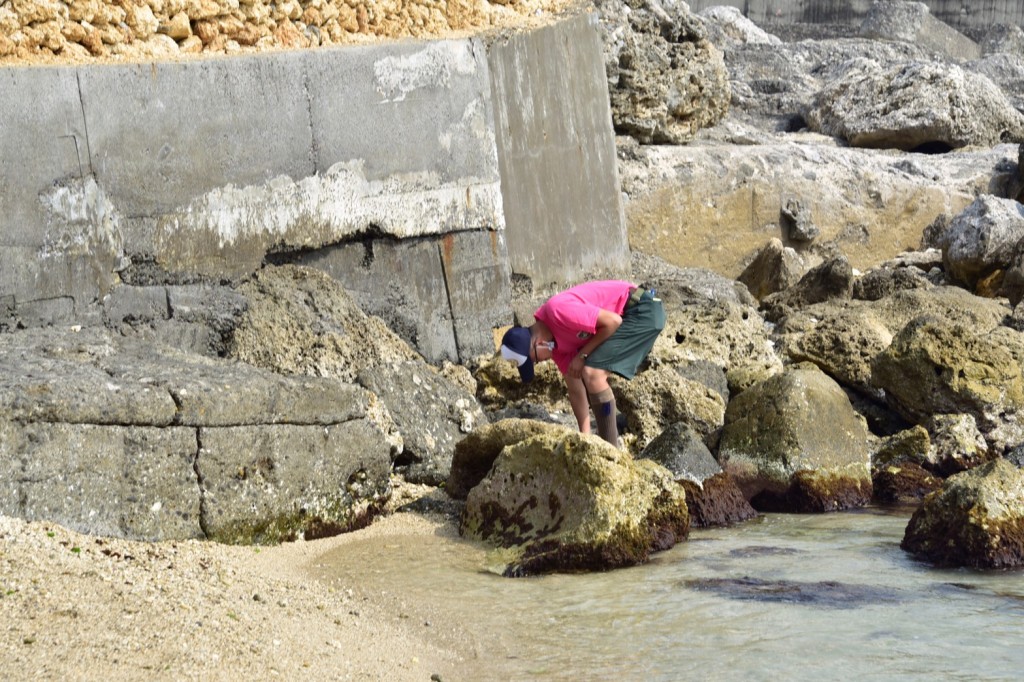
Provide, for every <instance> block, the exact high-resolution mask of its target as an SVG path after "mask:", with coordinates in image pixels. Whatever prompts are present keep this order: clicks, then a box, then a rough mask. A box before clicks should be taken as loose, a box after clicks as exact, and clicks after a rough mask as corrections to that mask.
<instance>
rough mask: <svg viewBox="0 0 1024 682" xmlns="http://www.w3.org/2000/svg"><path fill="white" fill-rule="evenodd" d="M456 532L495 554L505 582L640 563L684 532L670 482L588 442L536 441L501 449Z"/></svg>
mask: <svg viewBox="0 0 1024 682" xmlns="http://www.w3.org/2000/svg"><path fill="white" fill-rule="evenodd" d="M460 532H461V533H462V534H463V535H464V536H466V537H468V538H473V539H477V540H482V541H485V542H487V543H489V544H491V545H494V546H496V547H498V548H501V549H502V550H503V551H499V552H497V553H496V554H495V555H494V560H495V562H497V563H500V566H501V567H500V570H501V571H502V572H503V573H504V575H507V576H521V575H530V574H535V573H545V572H551V571H580V570H603V569H609V568H617V567H621V566H630V565H634V564H638V563H643V562H644V561H646V560H647V559H648V557H649V556H650V553H651V552H654V551H658V550H663V549H668V548H669V547H672V546H673V545H674V544H676V543H677V542H679V541H681V540H684V539H685V538H686V536H687V534H688V532H689V515H688V514H687V508H686V496H685V493H684V492H683V489H682V488H681V487H679V486H678V485H677V484H676V483H675V481H674V480H672V475H671V474H670V473H669V472H668V471H666V470H665V469H664V468H663V467H661V466H659V465H657V464H655V463H654V462H651V461H649V460H641V461H636V460H634V459H633V458H632V457H630V456H629V455H628V454H626V453H624V452H622V451H620V450H618V449H616V448H614V447H612V446H611V445H609V444H608V443H606V442H604V441H603V440H601V439H599V438H597V437H596V436H589V435H583V434H579V433H569V434H567V435H565V436H562V435H561V434H555V433H547V434H540V435H537V436H535V437H533V438H529V439H527V440H523V441H520V442H518V443H516V444H514V445H510V446H508V447H506V448H504V449H503V450H502V451H501V454H500V455H498V458H497V459H496V460H495V462H494V466H493V467H492V469H491V471H490V473H489V474H488V475H487V477H486V478H485V479H484V480H483V481H481V482H480V484H479V485H477V486H476V487H474V488H473V489H472V490H471V491H470V492H469V496H468V497H467V499H466V506H465V509H464V511H463V514H462V518H461V521H460Z"/></svg>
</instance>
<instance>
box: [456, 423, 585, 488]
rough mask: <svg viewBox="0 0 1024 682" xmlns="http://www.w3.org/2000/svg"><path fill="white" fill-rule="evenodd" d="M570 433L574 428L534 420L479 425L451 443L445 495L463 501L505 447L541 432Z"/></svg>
mask: <svg viewBox="0 0 1024 682" xmlns="http://www.w3.org/2000/svg"><path fill="white" fill-rule="evenodd" d="M573 431H575V429H571V430H570V429H566V428H565V427H563V426H559V425H557V424H548V423H545V422H542V421H537V420H535V419H516V418H512V419H502V420H500V421H496V422H494V423H493V424H488V425H486V426H481V427H480V428H478V429H476V430H474V431H473V432H472V433H470V434H469V435H467V436H466V437H465V438H463V439H462V440H460V441H459V442H458V443H456V444H455V454H454V456H453V457H452V466H451V471H450V472H449V474H448V481H447V482H446V483H445V488H444V489H445V492H447V493H448V496H449V497H452V498H454V499H456V500H465V499H466V496H467V495H469V491H470V490H472V489H473V488H475V487H476V486H477V484H479V483H480V481H482V480H484V478H485V477H486V476H487V474H488V472H490V470H491V467H492V466H493V465H494V460H496V459H497V458H498V455H500V454H501V451H502V450H504V449H505V446H507V445H512V444H514V443H518V442H519V441H522V440H526V439H528V438H532V437H533V436H536V435H538V434H541V433H550V434H555V435H558V434H561V436H562V437H565V436H567V435H568V434H569V433H572V432H573Z"/></svg>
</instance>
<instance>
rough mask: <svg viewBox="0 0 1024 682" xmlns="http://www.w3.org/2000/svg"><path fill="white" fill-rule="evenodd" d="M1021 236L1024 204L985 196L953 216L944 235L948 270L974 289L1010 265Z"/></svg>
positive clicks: (1023, 223) (943, 251) (945, 258)
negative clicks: (994, 273) (988, 277)
mask: <svg viewBox="0 0 1024 682" xmlns="http://www.w3.org/2000/svg"><path fill="white" fill-rule="evenodd" d="M1021 238H1024V206H1021V204H1020V203H1018V202H1017V201H1014V200H1013V199H1002V198H999V197H995V196H992V195H982V196H980V197H978V198H977V199H975V200H974V202H973V203H971V205H970V206H968V207H967V208H965V209H964V210H963V211H962V212H961V213H960V214H958V215H957V216H956V217H955V218H953V220H952V222H950V224H949V227H948V228H947V230H946V232H945V234H944V235H943V237H942V239H943V247H942V260H943V263H944V265H945V267H946V272H947V273H949V274H950V275H951V276H952V277H953V278H954V279H956V280H958V281H960V282H963V283H964V284H966V285H967V286H968V287H971V288H974V287H975V286H976V285H977V284H978V282H979V281H981V280H982V279H983V278H985V277H987V276H989V275H991V274H992V273H993V272H995V271H997V270H1006V269H1007V268H1009V267H1010V266H1011V264H1012V263H1013V260H1014V256H1015V254H1016V247H1017V244H1018V243H1019V242H1020V241H1021Z"/></svg>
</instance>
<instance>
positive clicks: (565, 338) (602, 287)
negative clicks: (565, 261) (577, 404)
mask: <svg viewBox="0 0 1024 682" xmlns="http://www.w3.org/2000/svg"><path fill="white" fill-rule="evenodd" d="M634 287H636V285H635V284H632V283H630V282H624V281H621V280H606V281H600V282H586V283H584V284H579V285H577V286H574V287H573V288H571V289H566V290H565V291H563V292H561V293H559V294H555V295H554V296H552V297H551V298H549V299H548V300H547V301H545V302H544V305H542V306H541V307H540V308H537V312H535V313H534V314H533V316H534V317H535V318H536V319H538V320H540V321H541V322H543V323H544V324H546V325H547V326H548V329H550V330H551V333H552V334H553V335H554V337H555V350H554V351H553V352H552V353H551V359H552V360H554V362H555V364H556V365H558V370H559V371H560V372H561V373H562V374H567V373H568V372H569V363H570V362H572V359H573V358H574V357H576V354H577V353H579V352H580V348H582V347H583V346H584V345H585V344H586V343H587V341H588V340H589V339H590V337H591V336H593V335H594V334H595V333H596V332H597V314H598V312H599V311H600V310H610V311H612V312H613V313H615V314H617V315H621V314H622V311H623V310H625V309H626V301H627V300H628V299H629V291H630V289H633V288H634Z"/></svg>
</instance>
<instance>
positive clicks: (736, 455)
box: [718, 365, 871, 512]
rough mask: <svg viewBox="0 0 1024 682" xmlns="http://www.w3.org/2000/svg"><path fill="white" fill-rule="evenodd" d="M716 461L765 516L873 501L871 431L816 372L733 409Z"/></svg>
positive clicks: (784, 377) (792, 375)
mask: <svg viewBox="0 0 1024 682" xmlns="http://www.w3.org/2000/svg"><path fill="white" fill-rule="evenodd" d="M718 461H719V462H720V463H721V465H722V468H723V469H724V470H725V471H726V472H727V473H728V474H730V475H731V476H732V477H733V479H734V480H735V481H736V483H737V484H738V485H739V487H740V489H741V490H742V491H743V494H744V495H745V496H746V498H747V499H749V500H750V501H751V504H753V506H754V508H755V509H759V510H763V511H788V512H824V511H836V510H840V509H849V508H853V507H861V506H864V505H865V504H867V503H868V502H869V501H870V499H871V475H870V464H869V454H868V431H867V426H866V425H865V424H864V421H863V420H862V419H861V418H860V417H859V416H858V415H857V413H856V412H854V410H853V407H852V406H851V405H850V400H849V398H847V397H846V393H844V392H843V390H842V388H840V387H839V385H838V384H836V382H835V381H833V380H832V379H830V378H829V377H828V376H826V375H825V374H824V373H822V372H821V371H819V370H817V369H816V368H813V366H811V365H798V366H796V367H795V368H792V369H789V370H787V371H786V372H784V373H783V374H780V375H777V376H774V377H771V378H770V379H767V380H766V381H764V382H762V383H760V384H756V385H755V386H752V387H751V388H749V389H747V390H746V391H744V392H743V393H741V394H740V395H739V396H737V397H735V398H733V399H732V401H730V403H729V407H728V408H727V409H726V415H725V426H724V428H723V429H722V440H721V445H720V449H719V453H718Z"/></svg>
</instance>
